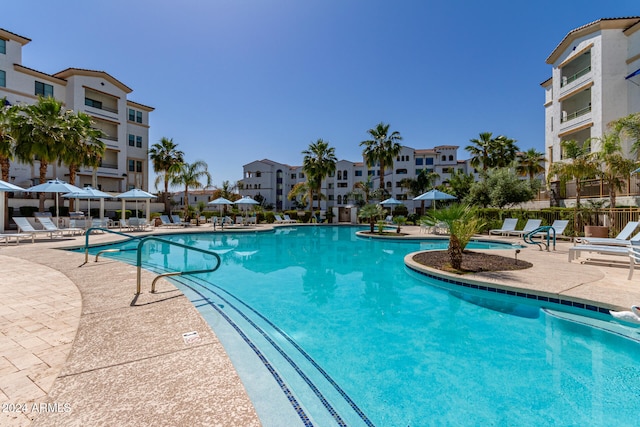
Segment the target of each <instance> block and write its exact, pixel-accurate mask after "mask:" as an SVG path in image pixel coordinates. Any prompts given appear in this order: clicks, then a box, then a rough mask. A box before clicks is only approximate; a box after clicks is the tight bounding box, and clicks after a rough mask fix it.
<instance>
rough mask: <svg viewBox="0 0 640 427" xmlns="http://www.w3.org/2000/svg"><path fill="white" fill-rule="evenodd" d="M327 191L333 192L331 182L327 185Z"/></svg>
mask: <svg viewBox="0 0 640 427" xmlns="http://www.w3.org/2000/svg"><path fill="white" fill-rule="evenodd" d="M327 189H328V190H333V182H329V183H327Z"/></svg>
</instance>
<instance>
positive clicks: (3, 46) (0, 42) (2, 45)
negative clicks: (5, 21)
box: [0, 39, 7, 54]
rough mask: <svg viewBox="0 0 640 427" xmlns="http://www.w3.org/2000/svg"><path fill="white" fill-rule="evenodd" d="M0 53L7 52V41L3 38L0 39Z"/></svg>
mask: <svg viewBox="0 0 640 427" xmlns="http://www.w3.org/2000/svg"><path fill="white" fill-rule="evenodd" d="M0 53H5V54H6V53H7V41H6V40H5V39H0Z"/></svg>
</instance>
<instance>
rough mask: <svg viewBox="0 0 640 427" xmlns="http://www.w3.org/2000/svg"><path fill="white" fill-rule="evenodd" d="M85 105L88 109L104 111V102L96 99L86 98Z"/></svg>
mask: <svg viewBox="0 0 640 427" xmlns="http://www.w3.org/2000/svg"><path fill="white" fill-rule="evenodd" d="M84 105H86V106H88V107H93V108H99V109H101V110H102V102H101V101H96V100H95V99H91V98H85V99H84Z"/></svg>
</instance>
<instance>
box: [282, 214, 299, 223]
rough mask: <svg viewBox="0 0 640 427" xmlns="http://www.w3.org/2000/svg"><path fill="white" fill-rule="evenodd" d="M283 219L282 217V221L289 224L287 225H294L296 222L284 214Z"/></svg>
mask: <svg viewBox="0 0 640 427" xmlns="http://www.w3.org/2000/svg"><path fill="white" fill-rule="evenodd" d="M283 217H284V221H285V222H287V223H289V224H296V223H297V222H298V221H296V220H294V219H291V217H290V216H289V215H287V214H284V215H283Z"/></svg>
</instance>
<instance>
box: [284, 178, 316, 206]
mask: <svg viewBox="0 0 640 427" xmlns="http://www.w3.org/2000/svg"><path fill="white" fill-rule="evenodd" d="M311 187H312V186H311V185H309V181H305V182H299V183H297V184H296V185H294V186H293V188H291V190H290V191H289V193H288V194H287V199H288V200H294V199H296V200H297V198H298V197H299V196H300V203H302V204H303V205H305V204H306V203H307V202H308V201H309V200H311V202H310V205H313V188H311ZM311 210H313V206H312V209H311Z"/></svg>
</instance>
